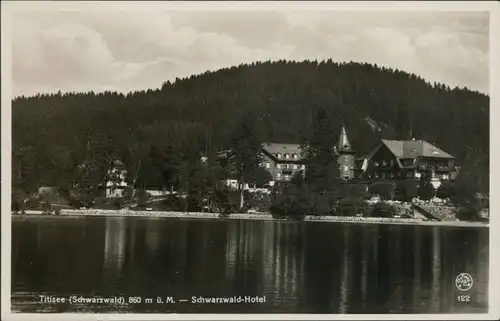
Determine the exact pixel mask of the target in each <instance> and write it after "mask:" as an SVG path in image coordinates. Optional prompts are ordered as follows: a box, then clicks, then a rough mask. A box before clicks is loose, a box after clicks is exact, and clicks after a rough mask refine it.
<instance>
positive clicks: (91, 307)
mask: <svg viewBox="0 0 500 321" xmlns="http://www.w3.org/2000/svg"><path fill="white" fill-rule="evenodd" d="M12 228H13V229H12V310H13V311H15V312H80V313H84V312H99V313H106V312H113V313H118V312H140V313H169V312H173V313H486V312H487V310H488V308H487V307H488V233H489V230H488V229H487V228H456V227H433V226H404V225H376V224H345V223H314V222H308V223H291V222H273V221H251V220H248V221H236V220H200V219H191V220H189V219H185V220H179V219H166V218H132V217H107V218H106V217H78V218H77V217H54V218H47V217H33V216H31V217H27V218H26V219H24V220H22V219H19V218H13V223H12ZM461 272H466V273H469V274H470V275H472V277H473V278H474V284H473V287H472V288H471V289H470V291H468V292H460V291H458V290H457V288H456V287H455V278H456V276H457V275H458V274H459V273H461ZM462 294H465V295H469V296H470V302H458V300H457V296H458V295H462ZM40 295H54V296H57V297H65V298H66V300H68V298H69V296H73V295H76V296H83V297H92V296H117V297H123V298H124V300H125V301H128V300H132V301H134V300H136V299H134V298H135V297H141V298H142V303H141V304H134V303H132V302H131V303H128V302H127V303H126V304H115V305H113V304H109V303H108V304H104V303H103V304H98V303H95V304H85V303H79V304H69V303H59V304H50V303H42V302H40V299H39V296H40ZM193 296H196V297H234V296H236V297H237V298H238V297H240V296H241V298H242V299H244V297H246V296H249V297H255V296H259V297H262V298H263V297H265V302H263V303H240V304H230V303H226V304H224V303H222V304H201V303H198V302H196V303H193V302H192V297H193ZM157 297H161V298H162V299H163V300H164V301H165V300H167V297H172V299H173V300H175V303H157ZM129 298H132V299H129ZM147 298H152V301H153V302H149V303H145V301H146V299H147ZM181 300H187V301H185V302H181ZM261 300H262V299H261Z"/></svg>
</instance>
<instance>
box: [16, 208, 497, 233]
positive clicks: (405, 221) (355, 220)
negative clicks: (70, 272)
mask: <svg viewBox="0 0 500 321" xmlns="http://www.w3.org/2000/svg"><path fill="white" fill-rule="evenodd" d="M25 213H26V214H25V216H24V217H37V216H40V217H44V218H48V217H52V218H53V217H62V216H64V217H89V216H90V217H156V218H177V219H220V220H260V221H287V222H319V223H352V224H392V225H425V226H448V227H488V228H489V223H483V222H468V221H424V220H419V219H410V218H382V217H380V218H379V217H355V216H312V215H306V216H305V217H304V220H303V221H294V220H288V219H277V218H273V217H272V216H271V214H269V213H256V214H254V213H232V214H227V216H220V215H221V213H202V212H187V213H186V212H160V211H131V210H93V209H90V210H67V209H65V210H61V212H60V214H59V215H42V211H25ZM12 217H13V218H16V217H17V218H23V215H21V214H13V215H12Z"/></svg>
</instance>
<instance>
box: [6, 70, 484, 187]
mask: <svg viewBox="0 0 500 321" xmlns="http://www.w3.org/2000/svg"><path fill="white" fill-rule="evenodd" d="M320 107H323V108H327V110H328V111H329V112H330V113H331V115H332V117H333V121H334V123H335V124H336V128H337V130H336V131H337V133H340V129H341V126H342V124H344V125H345V126H346V129H347V133H348V136H349V138H350V139H351V141H352V143H353V145H354V148H356V149H357V151H358V153H359V154H364V153H368V152H369V151H370V149H371V148H373V147H374V145H375V144H376V143H377V142H378V141H379V139H380V138H392V139H398V138H409V135H410V134H408V133H409V132H410V131H411V132H412V136H413V137H415V138H416V139H424V140H428V141H429V142H432V143H435V144H436V145H437V146H439V147H440V148H442V149H444V150H445V151H447V152H449V153H451V154H452V155H454V156H455V157H457V158H458V159H459V161H460V163H461V165H462V168H463V169H464V171H465V170H466V173H467V175H470V177H473V178H474V184H477V185H479V186H481V189H482V190H485V191H486V190H487V189H488V184H489V182H488V173H489V168H488V167H489V97H488V96H486V95H484V94H481V93H478V92H474V91H469V90H466V89H459V88H454V89H453V88H449V87H447V86H445V85H441V84H430V83H428V82H426V81H424V80H423V79H422V78H420V77H418V76H416V75H413V74H408V73H405V72H403V71H398V70H391V69H386V68H379V67H377V66H376V65H375V66H373V65H370V64H358V63H346V64H338V63H335V62H332V61H325V62H316V61H305V62H287V61H278V62H264V63H253V64H248V65H240V66H237V67H231V68H226V69H221V70H218V71H215V72H206V73H204V74H201V75H197V76H192V77H189V78H186V79H177V80H176V81H175V82H173V83H171V82H166V83H164V84H163V86H162V87H161V88H159V89H149V90H147V91H137V92H133V93H129V94H126V95H123V94H119V93H114V92H105V93H99V94H95V93H92V92H89V93H70V94H60V93H59V94H54V95H37V96H34V97H18V98H16V99H14V100H13V106H12V127H13V165H12V169H13V182H14V185H15V186H18V187H21V188H23V189H24V190H27V189H32V188H34V187H36V186H37V185H61V184H68V183H69V182H70V181H71V180H72V179H74V176H72V175H73V173H74V171H75V168H76V167H77V166H78V164H81V163H82V162H83V161H84V160H86V159H88V158H89V155H93V156H92V157H94V159H109V158H110V157H118V158H120V159H122V160H123V161H124V162H125V164H126V166H127V167H129V168H130V169H131V168H133V166H134V165H133V164H134V162H136V159H138V158H141V157H140V155H144V156H147V157H143V158H144V159H147V160H148V165H147V166H146V165H144V166H143V168H146V169H144V170H143V171H146V172H148V171H149V175H148V173H145V174H141V175H142V176H141V177H143V179H144V180H147V179H146V178H144V177H147V176H149V177H155V174H154V173H155V168H157V167H158V166H166V165H158V164H161V163H165V162H167V163H168V161H167V160H168V157H167V156H165V153H166V152H165V151H167V150H168V151H170V152H171V153H172V154H173V153H176V154H179V153H181V152H182V153H183V155H184V156H183V157H184V158H193V159H194V158H196V157H198V155H199V153H211V152H214V151H217V150H220V149H222V148H224V147H225V146H227V145H228V142H229V141H230V136H231V132H232V130H233V128H234V127H235V126H237V125H238V124H239V123H238V119H240V117H241V115H244V114H246V113H248V112H251V113H253V114H255V115H258V119H259V122H258V130H259V132H260V133H261V135H262V137H261V138H262V140H266V141H272V142H284V143H285V142H288V143H301V142H303V137H304V135H305V134H306V133H307V130H308V128H309V126H310V124H311V123H312V122H313V121H314V115H315V111H316V110H317V109H318V108H320ZM333 143H335V142H332V144H333ZM138 155H139V156H138ZM148 166H149V167H148ZM167 172H168V171H167ZM163 173H165V170H163ZM156 176H158V175H156Z"/></svg>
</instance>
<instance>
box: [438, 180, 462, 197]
mask: <svg viewBox="0 0 500 321" xmlns="http://www.w3.org/2000/svg"><path fill="white" fill-rule="evenodd" d="M456 193H457V191H456V187H455V185H454V184H453V183H451V182H444V183H442V184H441V186H439V187H438V189H437V190H436V197H439V198H441V199H450V198H452V197H454V196H455V195H456Z"/></svg>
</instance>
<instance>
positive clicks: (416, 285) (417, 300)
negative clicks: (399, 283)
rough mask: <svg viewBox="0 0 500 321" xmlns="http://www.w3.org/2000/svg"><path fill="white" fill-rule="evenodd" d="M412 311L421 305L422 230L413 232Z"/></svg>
mask: <svg viewBox="0 0 500 321" xmlns="http://www.w3.org/2000/svg"><path fill="white" fill-rule="evenodd" d="M413 235H414V242H413V248H414V250H413V284H412V288H413V293H412V294H413V295H412V296H413V302H412V305H413V309H416V310H417V311H418V309H419V307H420V304H421V296H420V293H421V284H422V281H421V277H422V270H421V266H422V229H415V230H414V231H413Z"/></svg>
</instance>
